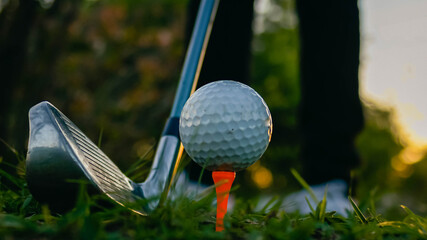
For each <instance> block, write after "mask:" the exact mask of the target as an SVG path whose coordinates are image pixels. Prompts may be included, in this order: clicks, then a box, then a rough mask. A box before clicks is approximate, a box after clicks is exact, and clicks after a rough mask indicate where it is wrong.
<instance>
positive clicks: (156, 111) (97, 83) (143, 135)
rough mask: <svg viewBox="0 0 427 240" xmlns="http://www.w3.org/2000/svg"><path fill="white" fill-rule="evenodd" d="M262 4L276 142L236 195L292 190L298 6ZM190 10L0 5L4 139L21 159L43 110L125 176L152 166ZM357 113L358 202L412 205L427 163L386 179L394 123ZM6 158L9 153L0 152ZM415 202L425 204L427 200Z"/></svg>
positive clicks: (150, 0)
mask: <svg viewBox="0 0 427 240" xmlns="http://www.w3.org/2000/svg"><path fill="white" fill-rule="evenodd" d="M269 3H270V5H269V6H268V7H264V8H262V7H260V6H258V8H257V15H256V19H255V22H254V30H255V36H254V39H253V59H252V86H253V87H254V88H255V89H256V90H257V91H258V92H259V93H260V94H261V95H262V96H263V97H264V99H265V101H266V102H267V104H268V105H269V107H270V110H271V113H272V116H273V125H274V131H273V132H274V133H273V137H272V142H271V144H270V147H269V149H268V150H267V152H266V153H265V155H264V156H263V157H262V159H261V160H260V162H259V163H258V164H256V165H254V166H253V167H251V168H250V169H249V170H248V171H245V172H243V174H242V175H241V177H238V179H237V182H238V183H239V184H240V186H241V188H240V189H239V190H238V194H241V195H247V194H253V193H256V192H258V193H259V192H261V191H262V192H279V193H288V192H291V191H293V190H295V189H297V188H298V185H297V183H296V181H295V180H294V179H293V177H291V174H290V172H289V169H290V167H291V166H292V167H295V168H297V169H298V168H299V167H300V166H299V163H298V154H299V147H298V141H299V139H298V130H297V111H298V104H299V98H300V95H299V73H298V62H299V59H298V53H299V52H298V51H299V49H298V48H299V46H298V27H297V21H296V16H295V13H294V1H292V0H274V1H269ZM258 4H259V3H258ZM186 5H187V1H172V0H161V1H155V0H140V1H135V0H126V1H116V0H108V1H96V0H81V1H47V0H45V1H42V0H40V1H18V0H9V1H6V2H4V1H2V2H1V6H0V34H1V35H0V49H1V50H2V51H3V50H4V51H5V49H8V48H11V47H13V48H12V49H17V50H16V52H15V53H14V54H15V55H14V56H16V58H18V59H17V60H14V59H11V60H10V61H11V62H12V63H14V64H15V65H14V68H13V69H12V68H8V69H7V68H6V67H5V66H0V67H2V69H1V72H2V74H3V73H4V74H3V77H7V79H6V82H7V84H8V85H7V87H4V88H3V91H2V93H3V95H5V96H6V95H7V96H9V95H10V98H8V102H9V103H10V104H7V103H8V102H2V112H1V114H2V116H0V117H1V119H0V120H1V121H0V123H2V124H3V123H4V128H5V129H6V130H3V131H2V132H0V134H2V135H1V136H0V137H1V138H2V139H4V140H5V142H7V143H9V144H10V145H12V146H14V147H15V148H16V149H17V150H18V151H19V152H21V153H23V152H25V148H26V138H27V137H28V120H27V117H26V116H27V112H28V109H29V108H30V107H31V106H32V105H34V104H36V103H38V102H40V101H42V100H48V101H50V102H51V103H53V104H54V105H55V106H57V107H58V108H59V109H61V111H63V112H64V113H65V114H66V115H67V116H68V117H69V118H70V119H71V120H72V121H73V122H74V123H76V125H78V126H79V127H80V128H81V129H82V130H83V132H85V133H86V134H87V135H88V136H89V137H90V138H91V139H92V140H94V142H97V139H98V138H99V136H100V133H101V132H102V141H101V143H102V144H101V148H102V149H103V150H104V151H105V153H106V154H107V155H108V156H110V157H111V159H112V160H113V161H114V162H116V163H117V164H118V165H119V167H121V168H122V169H127V168H128V167H129V166H130V165H131V164H132V163H134V162H136V161H137V159H139V158H142V159H144V161H149V160H150V159H152V155H153V147H154V145H155V144H156V142H157V140H158V138H159V136H160V133H161V131H162V127H163V124H164V121H165V120H166V117H167V116H168V114H169V109H170V107H171V104H172V100H173V97H174V93H175V88H176V86H177V81H178V78H179V73H180V69H181V65H182V62H183V56H184V50H185V47H184V45H185V43H184V33H185V25H186V24H185V23H186ZM24 10H25V11H24ZM25 12H26V13H28V14H24V15H23V14H22V13H25ZM29 13H31V14H29ZM18 30H19V31H18ZM18 50H20V51H18ZM4 51H3V52H4ZM1 57H2V58H4V56H1ZM15 68H16V69H17V70H16V69H15ZM6 74H8V75H6ZM8 78H12V79H8ZM364 104H365V117H366V127H365V129H364V131H363V132H362V133H361V135H360V136H359V138H358V141H357V147H358V149H359V152H360V156H361V158H362V166H361V167H360V169H357V170H356V171H355V176H356V177H357V178H358V179H360V180H359V182H358V184H357V185H356V186H357V189H356V190H355V191H356V192H357V193H358V194H359V195H360V196H363V195H369V194H373V191H374V190H375V189H380V190H381V191H378V193H381V194H386V193H387V192H389V191H397V190H399V191H401V192H403V193H407V194H414V193H416V192H417V189H418V188H419V187H422V186H427V182H426V180H425V179H426V178H425V175H424V174H423V172H425V169H427V163H426V161H420V162H418V163H416V164H414V166H412V175H411V176H410V177H408V176H406V177H402V176H401V175H398V174H397V173H396V171H395V170H394V169H393V168H392V167H391V160H392V158H393V157H394V156H395V155H397V154H398V153H399V152H400V151H401V150H402V149H403V148H404V147H405V146H404V144H403V143H402V142H401V141H400V140H399V138H398V137H397V136H396V133H397V132H396V131H395V130H394V128H395V127H394V124H393V122H392V120H391V119H392V117H393V115H392V111H391V110H390V109H382V108H379V107H378V106H376V105H375V104H373V103H370V102H368V101H365V102H364ZM2 156H3V157H5V158H6V153H5V152H0V157H2ZM142 156H144V157H142ZM424 158H425V157H424ZM147 159H148V160H147ZM7 160H8V159H3V161H7ZM142 164H147V163H142ZM260 169H262V170H263V171H264V173H265V171H266V170H267V172H270V173H271V175H272V183H271V184H270V185H269V187H268V188H266V189H262V190H261V189H259V188H257V187H256V185H255V183H254V182H253V176H254V173H255V172H256V171H258V170H260ZM265 176H266V175H265ZM138 177H139V178H143V176H138ZM420 196H422V197H424V199H425V197H427V193H423V194H420ZM416 209H419V210H420V211H423V208H422V207H420V208H416ZM424 211H425V212H427V209H424ZM88 221H91V220H90V219H88Z"/></svg>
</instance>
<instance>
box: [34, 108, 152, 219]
mask: <svg viewBox="0 0 427 240" xmlns="http://www.w3.org/2000/svg"><path fill="white" fill-rule="evenodd" d="M33 108H44V109H45V110H46V111H37V110H36V111H30V114H42V113H44V112H47V114H48V115H51V117H50V119H51V121H52V122H53V125H56V126H57V128H56V129H57V131H58V132H59V134H58V135H59V136H60V138H59V139H61V140H63V142H64V143H65V144H64V145H66V146H67V147H68V148H67V150H68V151H69V152H68V154H69V155H70V157H71V158H72V159H73V161H74V163H75V165H77V166H78V167H79V168H80V170H81V171H82V172H83V173H84V175H85V176H86V177H87V179H88V180H89V181H90V182H91V183H92V184H93V185H94V186H95V187H96V188H97V189H98V190H99V191H101V192H103V193H105V194H106V195H107V196H108V197H109V198H111V199H112V200H114V201H115V202H117V203H119V204H120V205H122V206H126V207H128V205H129V204H131V203H133V202H136V201H138V200H139V199H142V197H140V196H139V195H136V194H135V193H138V194H141V196H142V191H138V190H136V189H137V188H139V186H138V185H137V184H135V183H134V182H132V181H131V180H130V179H129V178H127V177H126V176H125V175H124V174H123V173H122V172H121V171H120V169H119V168H118V167H117V166H116V165H115V164H114V163H113V162H112V161H111V160H110V159H109V158H108V157H107V155H105V154H104V153H103V152H102V151H101V150H100V149H99V148H98V147H97V146H96V145H95V144H94V143H93V142H92V141H91V140H90V139H89V138H88V137H87V136H86V135H84V134H83V132H82V131H81V130H79V129H78V127H77V126H76V125H75V124H74V123H72V122H71V120H70V119H68V118H67V117H66V116H65V115H64V114H63V113H61V112H60V111H59V110H58V109H57V108H55V107H54V106H53V105H52V104H50V103H48V102H42V103H40V104H38V105H36V106H34V107H33ZM34 118H37V117H32V116H30V119H34ZM44 119H48V118H46V117H45V118H44ZM49 124H51V123H49ZM31 125H32V124H31ZM61 137H62V138H61ZM30 151H33V152H34V149H29V152H30ZM132 210H133V211H135V212H137V213H139V214H143V215H145V214H146V211H145V210H143V209H142V206H140V207H139V208H138V209H133V208H132Z"/></svg>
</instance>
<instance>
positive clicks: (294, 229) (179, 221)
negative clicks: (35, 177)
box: [0, 171, 427, 239]
mask: <svg viewBox="0 0 427 240" xmlns="http://www.w3.org/2000/svg"><path fill="white" fill-rule="evenodd" d="M0 176H1V178H0V179H4V178H7V179H8V180H12V182H13V186H11V187H6V185H4V184H2V185H1V191H0V238H2V239H22V238H24V239H26V238H31V239H33V238H35V239H51V238H53V239H118V238H120V239H135V238H142V239H423V238H427V221H426V218H423V217H420V216H417V215H416V214H414V213H413V212H412V211H411V210H409V209H408V208H406V207H404V206H402V211H404V212H406V217H405V218H404V219H401V220H399V221H387V220H386V219H383V218H382V217H381V216H380V215H373V213H372V211H370V210H365V211H362V210H361V209H359V207H358V205H357V204H356V203H355V202H354V201H353V200H352V199H350V201H351V203H352V205H353V208H354V213H352V214H351V215H350V216H349V217H348V218H344V217H341V216H338V215H336V214H335V213H334V212H327V211H326V210H325V204H326V198H323V199H322V200H321V201H320V202H318V205H317V206H312V208H313V210H312V212H311V213H310V214H308V215H300V214H298V213H287V212H284V211H282V210H280V209H279V208H278V206H279V204H275V203H276V201H279V199H280V198H275V199H273V200H272V202H270V203H268V205H269V206H272V207H271V208H270V209H271V210H269V211H268V212H263V211H259V212H257V211H255V206H256V204H257V200H256V199H242V198H239V199H236V203H235V207H234V210H233V212H231V213H230V214H228V215H227V216H226V218H225V231H224V232H220V233H217V232H215V231H214V226H215V208H214V206H213V205H212V200H213V198H214V194H213V193H212V194H209V195H207V196H205V197H203V198H202V199H198V200H197V201H196V200H191V199H188V198H186V197H185V196H182V197H180V198H178V199H176V200H174V201H167V202H166V203H165V204H164V205H163V206H161V207H160V208H158V209H157V210H156V211H155V212H154V213H153V214H152V215H150V216H148V217H143V216H139V215H137V214H134V213H132V212H130V211H129V210H127V209H125V208H123V207H120V206H116V205H113V206H112V207H108V208H107V207H104V206H102V205H100V202H102V201H103V200H105V198H104V197H103V196H88V195H87V194H86V192H85V190H84V187H82V191H81V194H80V197H79V200H78V202H77V203H76V205H75V207H74V209H72V210H71V211H69V212H67V213H65V214H62V215H60V214H54V213H51V212H50V210H49V208H48V206H45V205H41V204H40V203H38V202H37V201H36V200H35V199H33V198H32V196H31V194H30V193H29V191H28V188H27V186H26V182H25V180H24V179H23V178H21V177H14V176H12V175H9V174H7V173H6V172H3V171H2V172H0ZM266 209H267V208H266Z"/></svg>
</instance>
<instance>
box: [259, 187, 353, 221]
mask: <svg viewBox="0 0 427 240" xmlns="http://www.w3.org/2000/svg"><path fill="white" fill-rule="evenodd" d="M326 186H327V187H328V189H327V195H326V211H327V212H331V211H335V212H337V213H338V214H340V215H342V216H347V215H348V214H347V211H349V210H351V205H350V202H349V201H348V199H347V183H346V182H345V181H343V180H341V179H335V180H331V181H328V182H326V183H322V184H319V185H314V186H310V188H311V189H312V190H313V192H314V195H315V196H316V198H317V200H318V201H321V200H322V199H323V195H324V194H325V188H326ZM306 197H307V199H308V200H309V202H310V204H311V206H312V207H313V208H314V209H316V207H317V204H316V203H315V201H314V199H312V198H311V196H310V194H309V193H308V192H307V191H306V190H305V189H303V190H300V191H298V192H295V193H292V194H290V195H288V196H287V197H286V198H285V199H284V200H283V202H282V204H281V205H280V209H283V210H285V211H286V212H296V211H298V212H299V213H300V214H304V215H305V214H308V213H310V212H311V209H310V207H309V205H308V203H307V200H306ZM271 199H272V197H263V198H261V200H260V203H259V204H258V206H259V207H257V209H258V210H260V209H262V208H263V207H264V206H265V204H267V203H268V202H269V201H270V200H271ZM272 205H274V204H272ZM268 210H271V207H269V208H267V209H266V211H268Z"/></svg>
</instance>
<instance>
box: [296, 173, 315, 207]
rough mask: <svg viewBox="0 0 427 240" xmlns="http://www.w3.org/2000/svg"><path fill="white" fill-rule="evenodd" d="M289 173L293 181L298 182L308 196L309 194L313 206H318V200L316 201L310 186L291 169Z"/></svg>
mask: <svg viewBox="0 0 427 240" xmlns="http://www.w3.org/2000/svg"><path fill="white" fill-rule="evenodd" d="M291 173H292V175H294V177H295V179H296V180H297V181H298V182H299V184H301V186H302V187H303V188H304V189H305V190H306V191H307V192H308V194H310V197H311V198H312V199H313V201H314V202H315V204H316V205H317V204H319V200H318V199H317V197H316V195H315V194H314V192H313V190H312V189H311V187H310V185H308V183H307V182H306V181H305V180H304V179H303V178H302V177H301V175H299V173H298V172H297V171H296V170H295V169H293V168H291Z"/></svg>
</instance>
